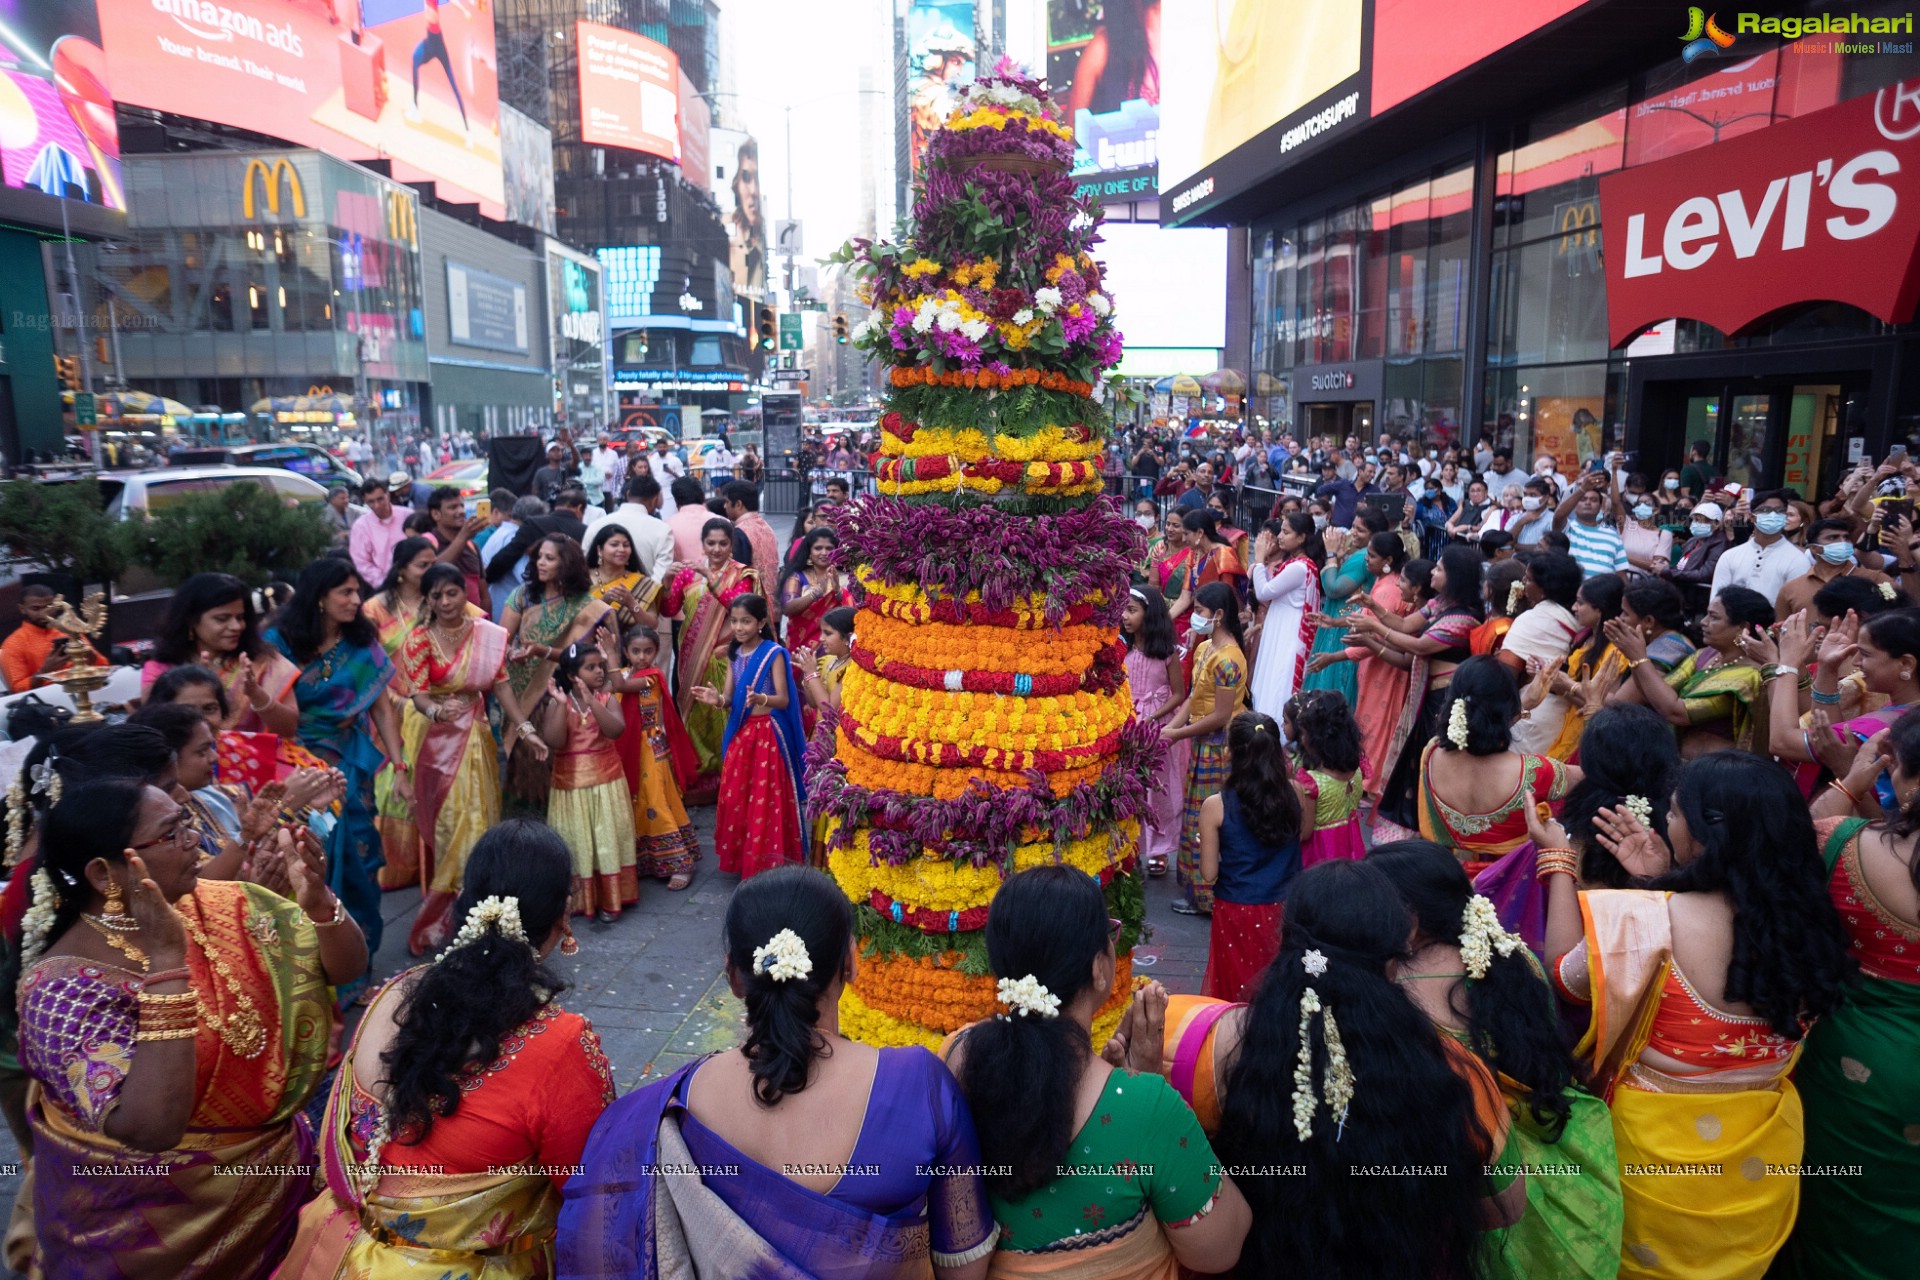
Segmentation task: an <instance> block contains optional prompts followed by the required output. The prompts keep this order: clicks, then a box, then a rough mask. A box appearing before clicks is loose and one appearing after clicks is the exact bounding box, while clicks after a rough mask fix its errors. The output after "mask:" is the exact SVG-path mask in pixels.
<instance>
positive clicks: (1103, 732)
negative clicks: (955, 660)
mask: <svg viewBox="0 0 1920 1280" xmlns="http://www.w3.org/2000/svg"><path fill="white" fill-rule="evenodd" d="M840 705H841V708H842V710H843V711H844V712H845V713H846V714H847V715H849V716H851V717H853V719H854V720H855V722H856V723H859V724H861V725H862V726H864V728H865V731H866V732H867V733H868V734H870V735H873V736H875V737H884V738H897V739H899V740H901V741H902V742H904V743H907V744H909V746H910V747H911V748H923V749H924V748H928V747H936V746H951V747H954V748H958V749H962V750H966V751H969V752H973V751H980V750H1000V749H1002V748H1000V747H999V746H998V745H996V744H1001V743H1005V744H1009V745H1010V746H1012V747H1014V748H1016V749H1021V750H1024V751H1026V752H1047V751H1058V752H1067V753H1072V752H1076V751H1083V750H1085V749H1086V747H1087V745H1088V743H1090V742H1098V741H1102V740H1105V739H1108V738H1111V737H1113V735H1115V734H1117V733H1118V732H1119V731H1120V730H1121V729H1123V728H1125V727H1126V724H1127V721H1129V720H1131V719H1132V718H1133V697H1132V695H1131V694H1130V693H1129V692H1128V690H1127V689H1126V687H1125V686H1124V685H1122V686H1121V687H1120V688H1118V689H1116V690H1115V691H1114V692H1112V693H1110V694H1098V693H1087V692H1076V693H1069V694H1063V695H1060V696H1057V697H1008V696H1004V695H1001V694H995V693H968V692H966V691H964V690H962V691H960V692H949V691H947V690H946V689H945V688H940V689H923V688H915V687H914V686H912V685H909V684H897V683H895V682H893V681H891V680H888V679H886V678H885V677H883V676H876V675H873V674H872V673H870V672H868V671H866V670H864V669H862V668H860V667H857V666H856V667H852V668H850V669H849V670H848V671H847V673H846V677H845V680H844V682H843V684H842V685H841V693H840ZM970 758H971V757H970ZM939 762H940V761H939V760H937V759H935V760H930V761H929V763H939ZM973 762H974V763H989V760H988V759H987V758H984V757H983V758H978V759H974V760H973Z"/></svg>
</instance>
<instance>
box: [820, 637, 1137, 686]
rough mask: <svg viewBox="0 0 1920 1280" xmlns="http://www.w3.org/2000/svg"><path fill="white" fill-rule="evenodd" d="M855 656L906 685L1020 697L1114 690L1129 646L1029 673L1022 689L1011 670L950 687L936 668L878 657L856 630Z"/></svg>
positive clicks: (970, 675)
mask: <svg viewBox="0 0 1920 1280" xmlns="http://www.w3.org/2000/svg"><path fill="white" fill-rule="evenodd" d="M851 652H852V657H853V660H854V662H855V663H857V664H858V665H859V667H860V669H861V670H862V671H865V672H867V673H868V674H869V675H876V676H879V677H881V678H882V679H885V680H891V681H893V682H894V683H895V684H904V685H907V686H909V687H911V688H915V689H938V690H940V691H942V692H958V693H997V694H1002V695H1005V696H1007V697H1021V698H1057V697H1060V696H1062V695H1063V694H1071V693H1078V692H1080V691H1081V690H1082V689H1085V690H1086V691H1088V692H1089V693H1112V692H1113V691H1114V690H1115V689H1118V688H1119V687H1120V683H1121V680H1122V679H1123V678H1124V673H1125V670H1126V660H1127V649H1126V645H1124V644H1122V643H1121V642H1120V641H1118V640H1115V641H1114V642H1113V643H1112V644H1111V645H1109V646H1107V647H1106V648H1103V649H1101V650H1100V651H1099V653H1097V654H1096V655H1094V659H1093V662H1092V664H1091V665H1089V666H1088V667H1087V669H1086V670H1085V671H1084V672H1081V673H1079V674H1077V675H1076V674H1073V673H1064V674H1060V675H1045V676H1028V677H1027V680H1028V681H1029V682H1030V683H1029V686H1028V688H1027V689H1025V690H1024V691H1022V690H1020V689H1019V688H1018V687H1017V685H1016V684H1015V682H1016V681H1017V680H1019V679H1020V677H1019V676H1018V675H1017V674H1015V673H1014V672H1011V671H967V672H963V673H962V674H961V677H960V688H959V689H958V690H953V689H950V688H949V687H948V685H947V673H946V672H945V671H941V670H937V669H936V668H933V667H920V666H915V665H913V664H912V663H908V662H893V661H888V660H883V659H881V658H879V657H877V656H876V655H875V654H874V652H873V650H872V649H869V648H868V647H867V646H865V645H863V644H861V643H860V642H859V639H858V634H857V633H856V638H855V640H854V643H853V647H852V651H851Z"/></svg>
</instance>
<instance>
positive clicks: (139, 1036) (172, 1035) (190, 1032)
mask: <svg viewBox="0 0 1920 1280" xmlns="http://www.w3.org/2000/svg"><path fill="white" fill-rule="evenodd" d="M199 1034H200V1028H199V1026H198V1025H197V1024H196V1025H194V1026H190V1027H174V1028H170V1029H169V1030H166V1031H136V1032H134V1033H133V1042H134V1043H135V1044H142V1043H145V1042H146V1041H148V1040H185V1039H187V1038H188V1037H189V1036H197V1035H199Z"/></svg>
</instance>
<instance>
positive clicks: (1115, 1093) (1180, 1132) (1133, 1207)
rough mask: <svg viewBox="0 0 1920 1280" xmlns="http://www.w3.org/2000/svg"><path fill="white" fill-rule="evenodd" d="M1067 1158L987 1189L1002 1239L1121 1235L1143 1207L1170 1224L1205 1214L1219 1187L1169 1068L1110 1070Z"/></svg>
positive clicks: (1031, 1244)
mask: <svg viewBox="0 0 1920 1280" xmlns="http://www.w3.org/2000/svg"><path fill="white" fill-rule="evenodd" d="M1063 1167H1064V1170H1065V1172H1064V1173H1063V1174H1062V1176H1060V1177H1057V1178H1055V1179H1054V1180H1053V1181H1052V1182H1049V1183H1048V1184H1047V1185H1046V1186H1044V1187H1041V1188H1039V1189H1038V1190H1036V1191H1033V1192H1030V1193H1028V1194H1027V1195H1026V1196H1023V1197H1022V1198H1020V1199H1018V1200H1007V1199H1004V1198H1002V1197H1001V1196H998V1195H993V1196H990V1198H991V1200H992V1201H993V1216H994V1219H995V1220H996V1221H997V1222H998V1223H999V1224H1000V1231H1001V1237H1000V1247H1001V1248H1003V1249H1015V1250H1020V1251H1023V1252H1028V1253H1031V1252H1036V1251H1038V1250H1041V1249H1045V1248H1048V1247H1049V1246H1051V1245H1054V1244H1057V1243H1059V1242H1060V1241H1063V1240H1069V1239H1072V1238H1074V1237H1087V1238H1089V1239H1090V1240H1092V1239H1098V1238H1100V1237H1101V1236H1103V1235H1112V1236H1114V1237H1116V1238H1117V1237H1118V1236H1120V1235H1124V1234H1125V1229H1126V1228H1129V1227H1130V1225H1131V1224H1132V1223H1133V1221H1134V1220H1135V1219H1136V1218H1138V1217H1140V1216H1141V1213H1142V1211H1143V1210H1146V1211H1148V1212H1151V1213H1152V1215H1153V1216H1154V1217H1155V1218H1157V1219H1158V1220H1159V1221H1160V1224H1161V1225H1162V1226H1168V1227H1170V1226H1175V1225H1178V1224H1182V1223H1186V1222H1189V1221H1191V1220H1193V1219H1195V1218H1198V1217H1201V1216H1203V1215H1204V1214H1205V1213H1206V1212H1207V1211H1208V1210H1210V1209H1211V1208H1212V1207H1213V1198H1214V1195H1215V1194H1216V1193H1217V1192H1218V1191H1219V1190H1220V1166H1219V1160H1218V1159H1217V1158H1216V1157H1215V1156H1214V1154H1213V1146H1212V1144H1210V1143H1209V1142H1208V1141H1207V1135H1206V1134H1204V1133H1202V1132H1201V1130H1200V1122H1199V1121H1198V1120H1196V1119H1195V1118H1194V1115H1193V1111H1192V1109H1191V1108H1189V1107H1188V1106H1187V1104H1186V1102H1185V1100H1184V1099H1182V1098H1181V1097H1180V1095H1179V1094H1178V1093H1176V1092H1175V1091H1174V1088H1173V1086H1172V1085H1171V1084H1169V1083H1167V1081H1166V1079H1165V1077H1162V1076H1158V1075H1141V1074H1138V1073H1136V1072H1132V1071H1121V1070H1115V1071H1114V1073H1113V1074H1112V1075H1111V1076H1109V1077H1108V1078H1107V1085H1106V1088H1104V1089H1102V1090H1101V1091H1100V1100H1099V1101H1098V1102H1097V1103H1095V1104H1094V1108H1093V1114H1092V1115H1090V1116H1088V1117H1087V1123H1086V1124H1085V1125H1084V1126H1083V1127H1082V1128H1081V1130H1080V1132H1079V1133H1077V1134H1075V1135H1074V1137H1073V1143H1072V1145H1071V1146H1070V1147H1068V1149H1067V1157H1066V1160H1065V1161H1064V1162H1063Z"/></svg>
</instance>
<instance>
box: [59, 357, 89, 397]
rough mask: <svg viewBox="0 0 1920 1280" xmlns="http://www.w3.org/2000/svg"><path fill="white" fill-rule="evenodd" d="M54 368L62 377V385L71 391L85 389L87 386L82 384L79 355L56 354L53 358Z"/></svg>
mask: <svg viewBox="0 0 1920 1280" xmlns="http://www.w3.org/2000/svg"><path fill="white" fill-rule="evenodd" d="M53 368H54V372H55V374H57V375H58V376H59V378H60V385H61V386H63V387H65V388H66V389H67V390H69V391H82V390H85V388H84V387H82V386H81V385H80V357H79V356H55V357H54V358H53Z"/></svg>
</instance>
